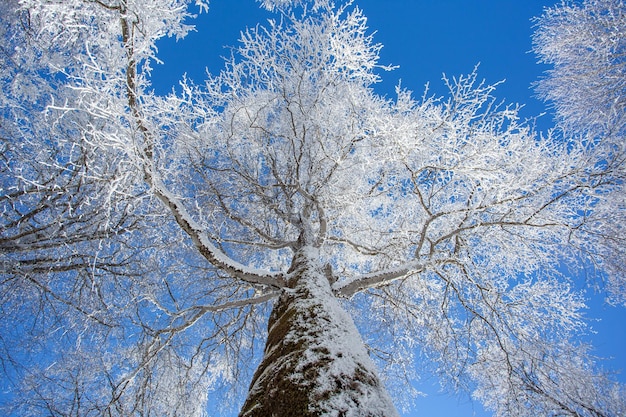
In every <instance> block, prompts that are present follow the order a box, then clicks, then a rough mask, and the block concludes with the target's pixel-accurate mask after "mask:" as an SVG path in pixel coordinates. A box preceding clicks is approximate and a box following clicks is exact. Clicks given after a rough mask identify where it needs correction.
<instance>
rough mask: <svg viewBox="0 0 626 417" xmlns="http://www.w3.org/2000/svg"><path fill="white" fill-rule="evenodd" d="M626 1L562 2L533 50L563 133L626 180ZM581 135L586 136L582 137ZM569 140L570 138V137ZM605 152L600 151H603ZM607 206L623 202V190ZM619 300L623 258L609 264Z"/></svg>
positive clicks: (618, 227) (625, 297)
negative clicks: (590, 149) (543, 66)
mask: <svg viewBox="0 0 626 417" xmlns="http://www.w3.org/2000/svg"><path fill="white" fill-rule="evenodd" d="M625 33H626V6H625V4H624V2H623V1H621V0H584V1H582V2H578V3H574V2H562V3H561V4H560V5H557V6H555V7H553V8H549V9H547V10H546V11H545V13H544V15H543V16H541V17H540V18H539V19H537V22H536V32H535V34H534V37H533V41H534V50H535V52H536V53H537V55H538V56H539V59H540V61H541V62H543V63H546V64H549V65H551V66H552V68H551V69H550V70H548V71H547V74H546V77H545V78H544V79H542V80H540V82H539V83H538V84H537V91H538V92H539V94H540V96H541V97H542V98H544V99H545V100H547V101H549V102H551V103H552V104H553V105H554V109H555V110H556V116H557V121H558V128H559V129H560V130H561V131H562V132H563V136H564V137H565V138H570V137H574V138H575V139H573V140H574V141H577V142H581V141H584V142H585V143H586V145H587V146H589V147H594V148H596V149H595V150H594V153H595V154H596V160H597V161H602V164H607V165H612V167H611V168H610V169H609V170H610V171H611V172H612V175H613V176H614V177H615V178H616V179H617V178H619V181H621V182H623V180H624V174H625V171H624V166H625V165H624V160H625V159H624V158H625V156H626V148H625V147H624V144H625V142H624V137H625V134H626V131H625V128H626V119H625V114H626V99H625V97H626V62H625V61H624V56H625V54H626V36H625V35H624V34H625ZM581 138H582V139H581ZM566 140H567V139H566ZM599 155H602V156H599ZM614 197H615V199H614V200H613V202H612V203H611V204H609V205H607V208H608V209H612V207H619V208H620V210H619V211H622V210H621V208H623V207H624V197H623V194H622V193H615V194H614ZM623 225H624V219H620V220H619V221H615V222H614V224H613V225H612V226H609V225H607V226H608V227H607V229H605V230H607V232H608V233H607V235H613V236H618V235H620V234H622V233H623ZM611 240H612V239H607V240H606V241H605V244H608V245H609V246H611V249H610V250H611V251H612V252H614V254H615V255H613V257H612V258H613V259H618V258H619V259H624V255H626V253H624V245H623V243H622V242H620V241H613V242H611ZM605 269H607V270H610V271H611V272H610V273H609V278H608V280H609V282H608V289H609V291H610V292H611V293H612V298H613V300H614V301H615V302H618V303H624V302H626V291H625V287H624V282H623V279H620V277H623V276H624V272H625V271H624V265H623V262H613V263H611V262H608V263H605Z"/></svg>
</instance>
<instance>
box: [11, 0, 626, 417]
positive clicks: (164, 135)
mask: <svg viewBox="0 0 626 417" xmlns="http://www.w3.org/2000/svg"><path fill="white" fill-rule="evenodd" d="M190 3H191V2H190V1H184V0H167V1H166V0H150V1H131V0H93V1H86V0H71V1H62V2H60V1H59V2H49V1H37V0H28V1H27V0H23V1H17V0H9V1H5V2H3V3H2V4H1V5H0V12H2V17H1V18H2V20H3V23H8V24H3V25H2V26H1V27H0V31H1V32H0V36H1V37H2V39H3V42H4V43H3V46H2V47H1V49H0V59H1V60H2V62H1V65H0V79H1V83H2V84H1V85H2V89H1V90H0V91H1V93H0V102H1V103H2V111H1V113H0V117H1V119H0V140H1V142H0V143H1V146H2V158H1V159H0V171H1V172H2V177H1V180H0V181H1V182H0V187H1V188H0V190H1V191H0V205H1V207H2V210H1V213H2V214H1V215H0V219H1V222H2V223H1V224H2V230H1V232H0V248H1V252H0V262H1V265H2V270H1V271H0V277H1V280H0V286H1V287H2V292H1V294H2V295H1V296H0V306H1V308H0V329H2V331H1V333H0V361H1V363H2V365H3V367H2V371H3V373H4V375H5V382H4V383H3V384H4V385H3V389H4V390H6V391H8V392H9V393H10V394H9V395H8V397H9V400H10V401H7V402H6V404H4V405H3V407H4V409H3V411H5V413H6V414H7V415H16V416H17V415H20V416H27V415H42V414H45V415H53V416H56V415H76V416H91V415H94V416H95V415H109V416H113V415H120V416H130V415H158V416H165V415H171V416H174V415H185V416H192V415H203V414H204V413H205V410H206V404H207V401H208V398H209V396H210V393H211V392H216V391H217V392H220V393H223V392H224V390H223V389H222V388H223V387H225V386H227V387H231V386H232V387H234V391H232V392H231V393H232V394H233V395H235V396H237V398H240V397H241V394H242V391H241V390H242V389H244V390H245V388H246V385H247V384H248V383H249V382H250V379H251V378H252V380H253V383H252V386H251V387H250V390H249V393H248V400H247V401H246V403H245V405H244V408H243V410H242V415H246V416H248V415H258V414H254V412H255V409H257V410H259V409H260V407H265V406H267V407H276V406H277V405H276V404H280V398H281V397H279V396H278V397H272V396H273V395H275V392H274V391H275V390H276V389H277V388H278V387H276V385H272V384H276V383H277V382H276V381H274V382H272V381H269V382H267V381H268V378H271V377H272V375H274V374H275V375H281V378H282V376H283V375H287V376H288V379H289V381H290V382H291V385H293V386H296V387H299V391H297V395H298V398H297V400H298V406H303V407H304V409H306V410H308V412H310V413H311V415H335V414H336V413H340V412H343V413H345V415H362V414H359V413H360V411H359V410H362V409H364V407H366V406H367V407H368V409H369V410H371V411H370V413H371V415H381V416H382V415H393V414H394V413H395V412H396V411H395V409H394V408H393V405H392V404H391V402H390V401H389V396H388V394H387V393H386V390H385V388H384V387H383V383H386V385H387V386H388V387H390V388H391V392H392V395H398V394H399V393H400V392H401V391H402V390H404V391H405V392H406V391H407V390H406V387H407V385H403V384H409V385H410V381H411V380H412V379H414V378H417V377H418V376H419V375H418V373H417V368H416V366H415V362H416V361H417V360H418V358H416V356H417V355H421V357H422V358H425V359H426V360H428V361H429V362H430V363H432V364H433V365H432V366H433V368H436V369H437V371H438V373H439V374H440V375H441V377H442V380H443V381H445V382H447V383H448V384H449V385H450V386H451V387H452V388H454V389H467V390H470V391H472V392H473V395H474V396H475V397H476V398H478V399H480V400H481V401H482V402H483V403H484V404H485V405H486V407H487V408H489V409H491V410H493V411H494V412H495V413H496V415H500V416H531V415H570V416H613V415H620V414H622V413H623V412H624V411H625V407H626V405H625V404H624V400H623V398H624V389H623V387H621V386H620V385H619V384H617V383H615V382H613V381H612V380H611V379H610V378H609V377H607V376H606V375H604V374H603V373H602V372H601V371H600V370H599V368H598V367H597V366H596V365H595V364H594V360H593V358H592V357H591V355H590V354H589V348H588V347H587V346H585V345H583V344H581V343H580V342H579V341H578V340H577V339H576V338H575V336H576V334H577V333H579V332H581V331H585V322H584V320H583V317H582V312H581V309H582V308H583V307H584V298H583V297H582V295H581V294H579V293H577V292H575V291H573V290H572V283H573V279H575V278H576V277H570V276H569V275H568V274H565V273H564V272H563V271H564V269H565V267H569V268H572V269H587V270H588V269H591V270H593V271H594V273H596V274H597V275H598V277H599V279H600V280H606V281H607V282H608V285H607V288H608V289H609V290H610V291H612V294H613V297H614V299H615V300H617V301H618V302H623V301H624V294H625V293H626V292H625V291H624V288H625V287H624V275H623V272H624V271H623V259H624V258H623V255H624V247H626V246H625V243H626V242H625V241H624V239H625V238H624V236H625V234H624V233H623V231H624V220H625V219H624V213H625V210H624V209H625V207H624V190H623V184H624V183H623V180H624V175H623V174H624V165H623V163H624V147H623V140H622V139H623V124H620V123H622V120H623V117H624V112H623V110H624V109H623V106H622V107H620V106H621V104H619V103H620V100H621V99H620V98H619V97H620V93H619V91H615V90H611V91H612V92H613V93H615V97H617V98H616V99H610V100H608V101H609V102H610V104H609V107H610V109H611V111H610V112H609V113H610V114H611V115H612V116H611V120H612V121H613V122H612V126H615V127H616V129H612V130H611V129H595V128H591V127H589V128H586V127H585V128H582V129H576V134H571V135H570V134H569V133H568V129H567V128H566V126H571V125H576V126H578V125H582V124H583V123H586V124H585V126H595V124H597V120H599V119H598V117H599V116H598V117H596V116H594V117H593V120H592V121H591V122H588V121H583V120H582V118H580V117H579V116H578V113H576V111H574V110H571V111H570V110H568V109H570V107H568V106H569V104H567V103H566V104H561V103H564V102H563V101H559V100H562V99H561V98H559V96H558V94H559V93H558V92H559V91H560V90H559V88H562V86H563V85H564V82H563V81H559V80H560V78H559V77H560V76H559V75H558V70H559V68H561V67H560V66H559V65H560V64H559V62H560V61H559V62H557V61H550V62H555V63H556V66H555V71H554V72H553V73H551V75H549V77H548V78H547V79H546V80H545V81H543V82H542V83H541V84H540V89H541V91H542V92H544V94H545V96H546V97H547V98H549V99H551V100H555V102H556V103H557V109H558V111H559V112H560V113H559V115H560V117H561V119H562V120H563V124H562V125H561V126H562V127H563V128H562V129H561V130H560V131H558V132H553V133H550V134H546V135H543V136H542V135H538V134H537V133H536V132H534V131H533V130H532V128H531V127H530V126H528V125H526V124H525V123H524V122H523V121H520V120H519V118H518V108H517V107H516V106H507V105H502V104H498V101H497V100H496V99H495V98H494V91H495V86H492V85H488V84H486V83H484V82H481V81H480V80H479V78H478V76H477V74H476V72H473V73H470V74H469V75H464V76H460V77H456V78H451V79H446V84H447V86H448V88H449V95H448V96H446V97H441V98H439V97H431V96H429V95H428V93H426V94H424V95H423V96H422V98H421V99H417V98H415V97H414V96H413V94H412V93H411V92H410V91H406V90H403V89H402V88H400V87H398V89H397V91H396V97H394V98H393V99H390V98H388V97H382V96H380V95H378V94H376V93H375V91H374V89H373V86H374V84H375V83H376V82H377V81H378V80H379V77H380V76H381V74H382V73H383V72H384V70H385V69H386V68H385V67H384V66H381V64H379V62H378V53H379V50H380V48H381V46H380V45H379V44H377V43H375V42H374V39H373V37H372V35H371V33H370V32H369V30H368V28H367V25H366V18H365V16H364V15H363V13H362V12H361V10H360V9H359V8H358V7H355V6H354V5H353V4H352V2H347V3H345V4H340V5H338V6H335V5H333V4H332V2H331V1H329V0H316V1H297V2H288V1H278V0H277V1H269V0H268V1H264V2H261V3H262V4H263V5H264V7H266V8H268V9H271V10H275V11H276V18H275V19H274V20H271V21H269V22H268V23H267V24H266V25H265V26H257V27H255V28H251V29H248V30H246V31H245V32H243V33H242V35H241V42H240V45H239V47H238V48H237V49H236V50H234V51H233V55H232V57H231V58H230V59H228V60H227V62H226V65H225V68H224V70H223V71H222V72H221V73H219V74H212V75H209V76H208V77H207V80H206V82H205V83H204V84H203V85H195V84H193V83H191V82H188V81H186V80H183V81H182V82H181V89H180V91H179V92H173V93H171V94H169V95H167V96H158V95H156V94H154V93H152V92H151V84H150V74H151V72H150V71H151V65H153V64H154V62H156V61H157V60H158V53H157V52H158V51H157V48H156V47H155V42H156V41H157V40H158V39H160V38H162V37H164V36H176V37H181V38H182V37H184V36H185V35H186V34H187V33H188V31H189V30H190V29H191V27H190V26H188V25H187V23H186V21H187V20H188V19H189V18H191V17H192V16H191V12H190V11H189V9H190V8H192V7H193V6H191V5H190ZM609 3H611V4H613V3H616V2H609ZM617 3H619V2H617ZM195 4H196V5H195V7H196V9H199V11H206V8H207V6H208V3H207V2H206V1H202V0H197V1H196V2H195ZM594 4H595V3H594ZM565 8H566V6H564V5H563V6H561V9H559V8H558V7H557V8H556V9H554V10H552V9H551V10H548V11H547V12H546V16H545V17H544V18H542V19H544V20H540V21H539V22H540V23H539V29H538V35H537V38H536V44H537V45H538V46H537V48H538V51H539V53H540V54H543V56H544V58H545V59H546V60H551V59H552V58H551V55H549V54H548V52H546V51H548V50H549V47H550V45H552V44H553V41H552V40H551V39H550V38H549V36H548V35H546V34H547V33H548V32H547V30H548V29H547V28H549V27H551V25H553V26H554V27H557V28H564V27H566V25H565V24H563V23H560V22H559V23H554V22H555V21H556V20H554V19H556V18H555V17H554V16H557V15H559V13H560V12H559V10H565ZM572 10H573V9H572ZM575 10H579V9H575ZM602 10H604V9H602ZM611 10H612V9H611ZM616 10H617V11H618V12H621V13H622V14H621V15H619V16H621V19H622V20H620V21H623V13H624V8H623V5H621V3H619V5H618V7H617V8H616ZM611 13H612V14H611ZM616 13H617V12H610V13H609V12H607V16H613V15H616ZM602 16H604V14H602ZM564 30H565V29H564ZM614 38H616V39H618V40H619V41H620V42H623V40H624V37H623V33H622V34H621V35H616V36H614V37H613V38H610V39H614ZM559 39H560V38H559ZM602 39H604V38H602ZM556 49H557V50H559V51H560V50H561V49H562V48H561V49H559V47H558V46H557V47H556ZM615 59H616V60H617V61H619V58H615ZM586 62H588V63H589V65H593V63H594V61H593V59H589V60H588V61H586ZM619 62H621V61H619ZM568 65H570V64H568ZM578 65H579V64H577V63H572V64H571V65H570V66H571V67H572V68H575V69H576V68H578ZM617 66H618V67H619V68H622V67H623V65H621V63H620V64H619V65H617ZM620 70H621V69H620ZM622 75H623V74H622ZM568 77H569V76H566V77H565V78H564V79H569V78H568ZM614 78H615V79H616V83H617V87H615V88H617V89H618V90H619V88H621V87H620V84H619V83H621V82H623V79H622V78H620V77H619V76H616V77H614ZM599 97H600V99H606V97H607V96H606V95H599ZM611 97H612V96H611ZM577 105H578V106H579V104H577ZM559 106H560V107H559ZM570 122H571V124H568V123H570ZM605 125H606V124H605ZM605 125H603V126H605ZM609 130H610V134H607V131H609ZM270 311H272V313H271V315H270V314H269V313H270ZM348 313H351V314H348ZM268 320H269V328H268V329H267V330H266V328H265V327H266V322H268ZM353 321H355V322H356V325H357V327H358V328H359V330H360V335H359V333H358V332H357V331H356V328H357V327H355V324H354V323H353ZM341 335H344V336H345V338H344V339H342V336H341ZM265 339H267V341H266V340H265ZM264 344H265V346H266V347H265V351H264V352H262V350H263V345H264ZM261 353H263V354H262V355H261ZM368 353H369V355H368ZM260 356H262V358H260ZM294 357H295V359H292V358H294ZM370 357H371V358H372V359H370ZM259 360H261V365H260V367H259V368H258V370H257V372H256V373H255V374H254V375H252V371H254V368H255V366H256V364H257V363H258V362H259ZM277 363H278V365H277ZM285 363H287V364H289V365H288V366H289V367H282V368H281V366H283V365H281V364H285ZM374 364H375V365H376V366H377V368H376V366H375V365H374ZM285 366H287V365H285ZM311 369H312V370H311ZM377 369H378V370H379V371H380V374H381V375H384V377H383V378H380V380H379V376H378V371H377ZM273 371H276V372H273ZM281 372H283V373H286V374H282V373H281ZM311 376H312V377H311ZM312 378H313V379H312ZM283 379H284V378H283ZM311 380H314V382H313V383H312V382H311ZM398 387H400V388H398ZM279 388H280V389H283V388H284V387H279ZM273 390H274V391H273ZM259 392H260V393H261V394H262V395H260V396H259V395H258V394H259ZM294 392H296V391H294ZM303 392H305V393H306V395H305V394H302V393H303ZM294 395H295V394H294ZM409 396H410V395H409ZM260 397H263V398H270V397H271V398H277V400H275V401H274V400H273V399H272V400H271V401H270V400H268V401H269V402H268V404H269V405H268V404H265V405H259V404H260V403H261V402H262V399H260ZM272 401H274V402H272ZM294 401H295V400H294ZM398 401H399V400H398ZM240 402H241V401H239V403H240ZM264 410H265V409H264ZM257 412H258V411H257ZM279 412H283V414H284V415H287V414H286V412H285V411H284V410H279ZM333 413H335V414H333ZM299 415H304V414H299Z"/></svg>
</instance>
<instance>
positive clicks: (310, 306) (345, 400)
mask: <svg viewBox="0 0 626 417" xmlns="http://www.w3.org/2000/svg"><path fill="white" fill-rule="evenodd" d="M288 285H289V287H288V288H285V289H284V290H283V293H282V295H281V296H280V297H279V299H278V301H277V302H276V304H275V306H274V309H273V311H272V314H271V315H270V319H269V323H268V338H267V342H266V346H265V352H264V356H263V359H262V361H261V364H260V365H259V367H258V369H257V371H256V373H255V375H254V377H253V379H252V383H251V386H250V390H249V393H248V398H247V399H246V402H245V404H244V406H243V408H242V410H241V412H240V414H239V415H240V417H261V416H262V417H269V416H281V417H288V416H298V417H307V416H337V417H338V416H344V417H350V416H354V417H357V416H358V417H383V416H384V417H392V416H397V415H398V413H397V411H396V409H395V407H394V405H393V403H392V401H391V398H390V397H389V394H388V393H387V391H386V389H385V387H384V386H383V384H382V383H381V381H380V380H379V378H378V376H377V372H376V368H375V366H374V364H373V363H372V361H371V359H370V358H369V356H368V354H367V351H366V349H365V346H364V344H363V341H362V340H361V337H360V335H359V333H358V331H357V329H356V326H355V325H354V322H353V321H352V318H351V317H350V316H349V315H348V313H347V312H346V311H345V310H344V309H343V308H342V307H341V305H340V304H339V301H338V300H337V299H336V298H335V297H334V295H333V293H332V291H331V288H330V283H329V282H328V279H327V278H326V276H325V275H324V272H323V267H322V266H321V264H320V262H319V260H318V256H317V255H316V250H315V249H312V248H304V249H302V250H300V251H299V252H298V253H297V254H296V256H295V257H294V264H293V266H292V272H291V274H290V277H289V281H288Z"/></svg>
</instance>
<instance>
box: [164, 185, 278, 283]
mask: <svg viewBox="0 0 626 417" xmlns="http://www.w3.org/2000/svg"><path fill="white" fill-rule="evenodd" d="M152 188H153V192H154V194H155V195H156V197H158V198H159V200H161V201H162V202H163V203H164V204H165V206H166V207H167V208H169V210H170V212H171V213H172V214H173V215H174V218H175V219H176V223H178V225H179V226H180V227H181V229H183V231H184V232H185V233H187V235H189V237H191V240H192V241H193V243H194V245H195V246H196V248H197V249H198V251H199V252H200V254H201V255H202V256H203V257H204V258H205V259H206V260H207V261H209V262H210V263H211V264H212V265H213V266H215V267H216V268H219V269H221V270H222V271H224V272H226V273H228V274H229V275H230V276H231V277H233V278H238V279H240V280H242V281H245V282H248V283H250V284H261V285H265V286H269V287H273V288H283V287H286V286H287V284H286V281H285V276H284V274H283V273H282V272H269V271H266V270H262V269H255V268H250V267H247V266H245V265H243V264H240V263H239V262H236V261H234V260H233V259H231V258H230V257H229V256H228V255H226V254H225V253H224V252H222V251H221V250H219V249H218V248H217V247H216V246H215V245H213V243H211V240H210V238H209V236H208V235H207V233H206V232H204V231H203V230H202V226H201V225H200V224H198V222H196V221H195V220H194V219H193V218H192V217H191V215H190V214H189V213H188V212H187V209H185V207H184V206H183V205H182V204H181V203H180V202H179V201H178V199H177V198H176V197H175V196H174V195H172V194H171V193H170V192H169V191H168V190H167V189H165V187H164V186H163V185H162V184H160V182H159V181H158V180H157V179H156V178H152Z"/></svg>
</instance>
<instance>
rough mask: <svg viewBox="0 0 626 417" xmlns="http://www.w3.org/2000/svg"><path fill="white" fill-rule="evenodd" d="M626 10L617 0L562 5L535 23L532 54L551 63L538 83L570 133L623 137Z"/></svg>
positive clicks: (548, 11) (586, 1) (596, 0)
mask: <svg viewBox="0 0 626 417" xmlns="http://www.w3.org/2000/svg"><path fill="white" fill-rule="evenodd" d="M624 31H626V6H625V5H624V2H623V1H621V0H585V1H583V2H580V4H578V3H573V2H562V3H561V4H560V5H557V6H555V7H553V8H550V9H547V10H546V11H545V13H544V15H543V16H542V17H541V18H539V19H537V30H536V32H535V35H534V44H535V48H534V49H535V52H536V53H537V55H538V56H539V58H540V60H541V62H544V63H546V64H550V65H553V66H554V68H553V69H551V70H549V71H548V73H547V76H546V78H544V79H543V80H541V82H540V83H539V84H538V91H539V93H540V94H541V96H542V97H543V98H545V99H547V100H550V101H552V102H553V103H554V106H555V109H556V111H557V116H558V117H559V120H560V121H561V123H562V124H563V125H564V126H565V127H566V128H567V129H571V130H574V131H587V130H595V131H599V132H601V133H609V134H613V135H616V136H622V137H623V135H624V109H625V106H626V102H625V99H624V96H625V94H624V91H625V89H626V85H625V81H624V80H625V79H626V77H625V76H626V63H625V62H624V53H625V52H626V40H625V37H624Z"/></svg>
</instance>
